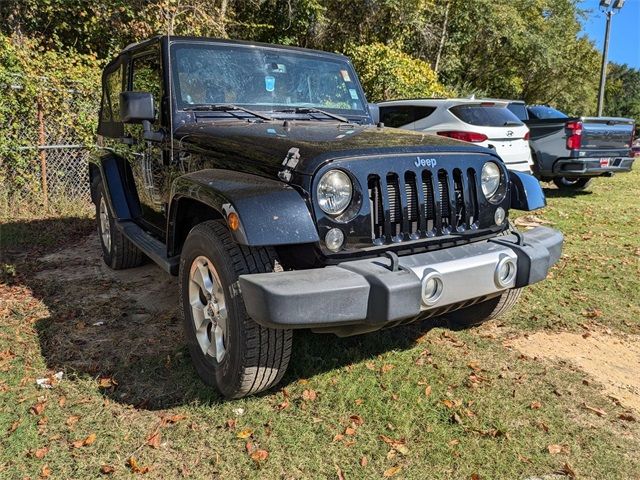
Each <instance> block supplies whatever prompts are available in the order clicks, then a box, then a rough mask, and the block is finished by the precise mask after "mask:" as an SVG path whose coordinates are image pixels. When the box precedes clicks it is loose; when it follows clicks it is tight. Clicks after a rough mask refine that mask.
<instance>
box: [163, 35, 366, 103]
mask: <svg viewBox="0 0 640 480" xmlns="http://www.w3.org/2000/svg"><path fill="white" fill-rule="evenodd" d="M171 57H172V58H171V62H172V70H173V79H174V80H173V81H174V88H175V94H176V98H177V103H178V108H179V109H182V110H188V109H195V110H198V109H199V108H198V107H203V106H206V105H229V104H233V105H242V106H244V107H246V108H250V109H253V110H262V111H279V110H284V111H287V112H291V113H296V112H297V110H299V111H304V112H309V111H310V110H311V109H322V110H328V111H333V112H334V113H343V114H352V115H364V114H365V112H364V99H363V96H362V93H361V89H360V87H359V85H358V84H357V83H356V77H355V73H354V72H353V70H352V68H351V66H350V64H349V63H348V62H347V61H345V60H342V59H340V58H339V57H338V58H332V57H329V56H326V57H325V56H321V55H313V54H307V53H304V52H296V51H289V50H279V49H271V48H266V47H244V46H229V45H216V44H211V43H209V44H206V43H203V44H195V45H194V44H193V43H190V44H180V43H178V44H176V45H174V46H173V47H172V55H171ZM305 109H306V110H305ZM200 110H202V108H200Z"/></svg>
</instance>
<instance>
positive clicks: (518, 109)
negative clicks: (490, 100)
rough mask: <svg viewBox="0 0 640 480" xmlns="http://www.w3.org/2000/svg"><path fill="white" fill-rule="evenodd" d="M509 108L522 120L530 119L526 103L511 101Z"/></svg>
mask: <svg viewBox="0 0 640 480" xmlns="http://www.w3.org/2000/svg"><path fill="white" fill-rule="evenodd" d="M507 108H508V109H509V111H510V112H511V113H513V114H514V115H515V116H516V117H518V118H519V119H520V120H529V116H528V115H527V107H525V106H524V103H510V104H509V105H507Z"/></svg>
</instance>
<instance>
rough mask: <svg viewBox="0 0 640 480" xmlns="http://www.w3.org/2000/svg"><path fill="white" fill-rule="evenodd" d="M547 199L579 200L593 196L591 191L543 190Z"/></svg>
mask: <svg viewBox="0 0 640 480" xmlns="http://www.w3.org/2000/svg"><path fill="white" fill-rule="evenodd" d="M542 191H543V192H544V196H545V197H547V198H577V197H587V196H589V195H593V192H591V191H589V190H560V189H559V188H544V187H543V188H542Z"/></svg>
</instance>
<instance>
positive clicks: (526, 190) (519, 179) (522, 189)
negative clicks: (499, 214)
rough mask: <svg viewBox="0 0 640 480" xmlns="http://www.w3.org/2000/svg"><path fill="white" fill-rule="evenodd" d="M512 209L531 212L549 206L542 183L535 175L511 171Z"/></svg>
mask: <svg viewBox="0 0 640 480" xmlns="http://www.w3.org/2000/svg"><path fill="white" fill-rule="evenodd" d="M509 179H510V181H511V208H513V209H515V210H524V211H527V212H530V211H532V210H538V209H539V208H543V207H545V206H546V205H547V199H546V198H545V196H544V192H543V191H542V187H541V186H540V182H539V181H538V179H537V178H536V177H534V176H533V175H529V174H527V173H522V172H515V171H513V170H509Z"/></svg>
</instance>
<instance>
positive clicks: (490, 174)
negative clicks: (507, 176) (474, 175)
mask: <svg viewBox="0 0 640 480" xmlns="http://www.w3.org/2000/svg"><path fill="white" fill-rule="evenodd" d="M500 176H501V175H500V167H498V165H496V164H495V163H494V162H487V163H485V164H484V166H483V167H482V176H481V177H480V178H481V182H480V183H481V184H482V193H484V196H485V197H486V198H487V199H490V198H491V197H493V195H495V193H496V192H497V191H498V187H499V186H500Z"/></svg>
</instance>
